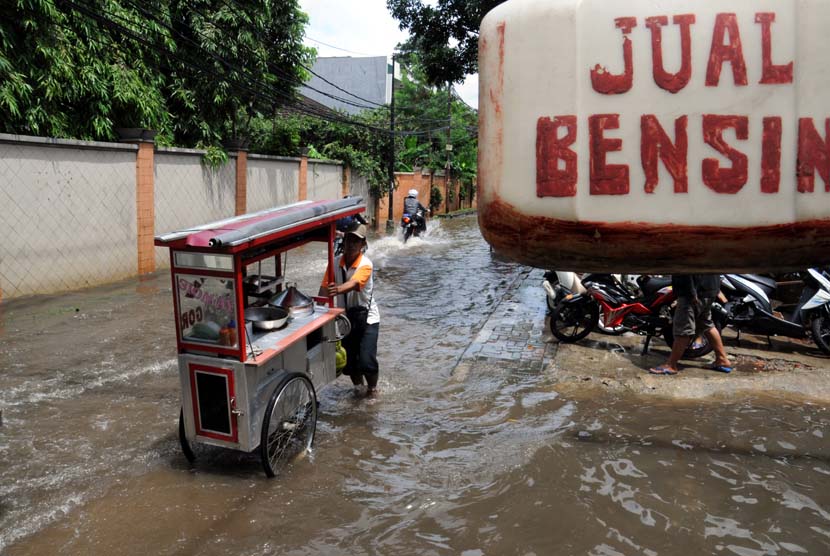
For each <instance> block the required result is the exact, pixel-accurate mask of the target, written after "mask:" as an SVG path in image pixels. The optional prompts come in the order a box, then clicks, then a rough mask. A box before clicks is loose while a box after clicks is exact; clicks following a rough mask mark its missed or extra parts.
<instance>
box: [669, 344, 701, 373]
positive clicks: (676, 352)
mask: <svg viewBox="0 0 830 556" xmlns="http://www.w3.org/2000/svg"><path fill="white" fill-rule="evenodd" d="M694 339H695V337H694V336H675V337H674V343H673V344H672V346H671V355H670V356H669V360H668V361H667V362H666V367H668V368H670V369H671V370H673V371H677V370H678V369H677V365H678V363H680V359H682V358H683V354H684V353H686V348H688V347H689V344H691V343H692V340H694Z"/></svg>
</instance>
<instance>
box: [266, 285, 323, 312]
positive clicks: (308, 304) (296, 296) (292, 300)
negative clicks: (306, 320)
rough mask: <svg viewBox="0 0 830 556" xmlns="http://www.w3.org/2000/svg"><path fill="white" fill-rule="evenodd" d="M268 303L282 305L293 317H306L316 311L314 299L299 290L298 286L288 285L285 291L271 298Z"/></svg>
mask: <svg viewBox="0 0 830 556" xmlns="http://www.w3.org/2000/svg"><path fill="white" fill-rule="evenodd" d="M268 304H269V305H274V306H276V307H282V308H283V309H285V310H287V311H288V312H289V313H290V314H291V316H292V317H293V318H296V317H304V316H307V315H310V314H312V313H313V312H314V300H313V299H311V298H310V297H308V296H307V295H305V294H304V293H302V292H301V291H300V290H298V289H297V287H296V286H288V287H287V288H286V289H285V291H283V292H280V293H279V294H277V295H275V296H274V297H272V298H271V299H269V300H268Z"/></svg>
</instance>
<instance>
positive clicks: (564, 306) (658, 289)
mask: <svg viewBox="0 0 830 556" xmlns="http://www.w3.org/2000/svg"><path fill="white" fill-rule="evenodd" d="M590 276H592V277H593V278H592V279H591V280H590V281H589V280H588V279H587V278H588V277H585V278H583V286H584V287H585V289H586V290H587V291H586V292H585V293H581V294H568V295H565V296H564V298H562V300H561V301H560V302H559V303H558V304H557V305H556V307H555V308H554V310H553V312H552V314H551V317H550V331H551V333H552V334H553V335H554V336H556V338H558V339H559V340H560V341H562V342H566V343H571V342H577V341H579V340H581V339H583V338H585V337H586V336H587V335H588V334H590V333H591V332H592V331H593V330H594V329H595V328H597V321H598V319H599V318H600V315H602V324H603V326H604V327H605V328H611V329H614V328H617V327H620V328H622V330H623V331H630V332H634V333H636V334H640V335H642V336H645V337H646V341H645V344H644V346H643V351H642V353H643V355H645V354H646V353H648V348H649V344H650V342H651V339H652V338H653V337H654V336H657V335H661V336H662V337H663V339H664V340H665V341H666V343H667V344H668V345H669V346H671V345H672V344H673V343H674V332H673V330H672V318H673V305H674V302H675V300H676V296H675V294H674V291H673V290H672V287H671V278H663V277H660V278H657V277H652V276H640V277H639V278H637V285H638V286H639V288H640V291H641V292H642V294H641V295H639V296H637V295H634V293H633V292H632V291H631V289H630V288H629V287H627V286H626V285H625V284H624V283H623V282H621V281H620V280H619V279H617V278H616V277H615V276H613V275H610V274H606V275H590ZM715 325H716V326H718V328H720V325H719V323H717V322H716V323H715ZM712 349H713V348H712V345H711V344H710V343H709V341H708V339H707V338H706V336H705V335H704V336H702V337H700V338H698V339H697V341H695V342H694V343H693V344H692V345H690V346H689V348H688V349H686V352H685V354H684V358H687V359H693V358H696V357H702V356H704V355H706V354H708V353H709V352H711V351H712Z"/></svg>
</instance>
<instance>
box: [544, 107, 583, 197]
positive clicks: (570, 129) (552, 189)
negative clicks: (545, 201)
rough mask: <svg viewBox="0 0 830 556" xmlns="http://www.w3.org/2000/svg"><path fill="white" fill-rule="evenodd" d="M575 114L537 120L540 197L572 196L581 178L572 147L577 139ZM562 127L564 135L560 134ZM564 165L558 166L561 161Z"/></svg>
mask: <svg viewBox="0 0 830 556" xmlns="http://www.w3.org/2000/svg"><path fill="white" fill-rule="evenodd" d="M576 125H577V124H576V116H560V117H557V118H553V120H551V119H550V118H539V121H538V122H537V123H536V195H537V196H538V197H573V196H574V195H576V182H577V178H578V173H577V166H576V159H577V155H576V152H574V151H573V150H571V149H570V148H569V147H570V146H571V145H573V144H574V143H575V142H576ZM559 128H565V130H566V132H565V136H564V137H562V138H561V139H560V138H559ZM560 161H562V162H564V165H565V168H564V169H562V170H560V169H559V162H560Z"/></svg>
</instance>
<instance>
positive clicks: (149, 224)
mask: <svg viewBox="0 0 830 556" xmlns="http://www.w3.org/2000/svg"><path fill="white" fill-rule="evenodd" d="M155 148H156V146H155V143H154V142H153V141H152V140H150V141H142V142H140V143H138V153H137V154H136V159H135V197H136V204H135V213H136V218H137V222H136V224H137V226H136V229H137V232H138V246H137V247H138V274H148V273H150V272H154V271H155V270H156V253H155V246H154V245H153V236H154V235H155V220H156V212H155V181H154V162H153V155H154V153H155Z"/></svg>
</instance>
